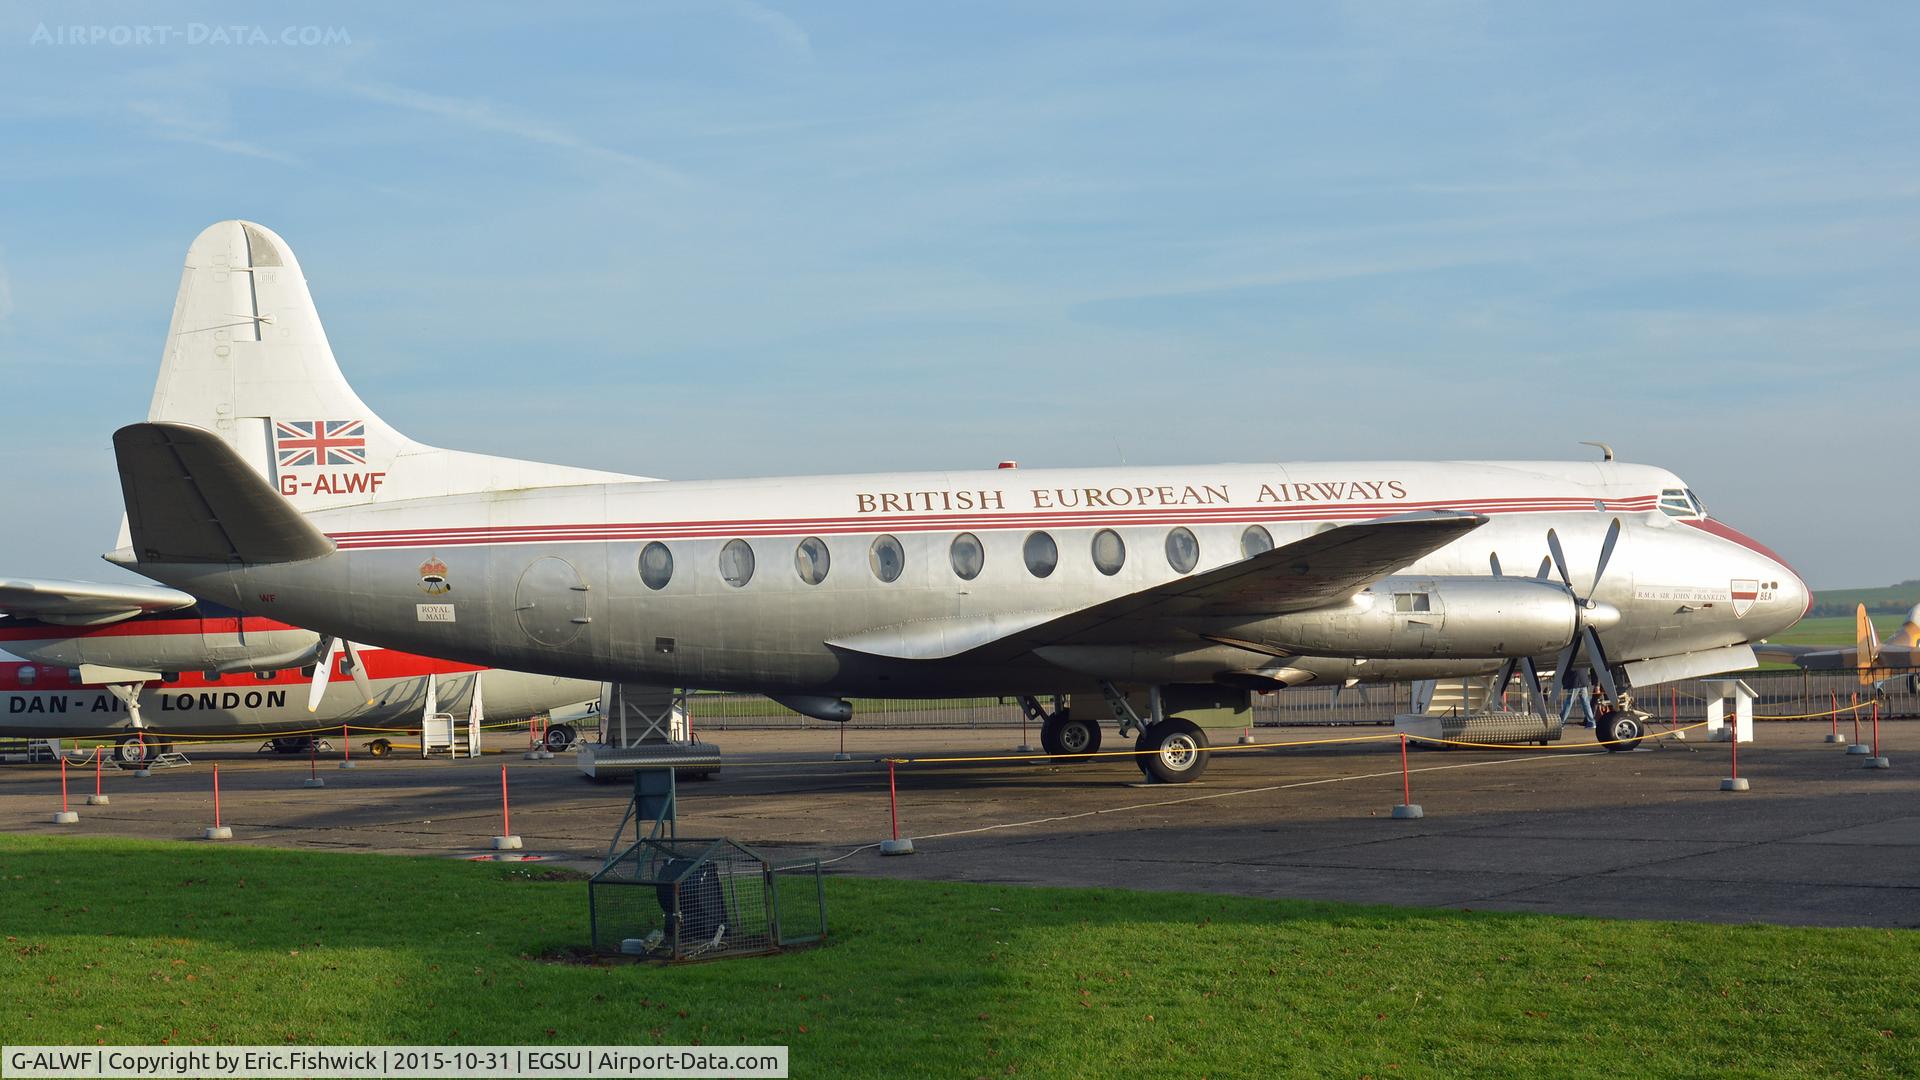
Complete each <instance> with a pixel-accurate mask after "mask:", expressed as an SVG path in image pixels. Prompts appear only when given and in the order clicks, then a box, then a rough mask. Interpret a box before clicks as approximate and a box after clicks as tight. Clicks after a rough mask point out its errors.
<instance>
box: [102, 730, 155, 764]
mask: <svg viewBox="0 0 1920 1080" xmlns="http://www.w3.org/2000/svg"><path fill="white" fill-rule="evenodd" d="M158 752H159V750H158V749H157V748H156V747H155V745H154V744H153V743H150V742H146V741H144V740H142V739H141V738H140V736H138V735H123V736H121V737H120V743H119V745H117V746H115V747H114V748H113V758H114V760H115V761H118V762H120V763H121V764H123V765H138V764H140V763H141V762H143V761H147V760H150V759H151V758H152V757H153V755H154V754H156V753H158Z"/></svg>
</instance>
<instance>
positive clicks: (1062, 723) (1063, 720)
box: [1040, 709, 1100, 763]
mask: <svg viewBox="0 0 1920 1080" xmlns="http://www.w3.org/2000/svg"><path fill="white" fill-rule="evenodd" d="M1040 745H1041V746H1042V747H1043V748H1044V749H1045V750H1046V751H1047V753H1049V754H1052V755H1053V760H1054V761H1055V762H1057V763H1064V762H1085V761H1087V760H1089V758H1088V757H1087V755H1088V754H1097V753H1099V752H1100V725H1099V724H1098V723H1096V722H1094V721H1092V720H1077V719H1075V718H1074V716H1073V714H1072V713H1071V712H1069V711H1068V710H1066V709H1061V710H1060V711H1059V712H1057V713H1054V714H1053V715H1052V716H1049V717H1047V720H1046V722H1045V723H1044V724H1042V725H1040Z"/></svg>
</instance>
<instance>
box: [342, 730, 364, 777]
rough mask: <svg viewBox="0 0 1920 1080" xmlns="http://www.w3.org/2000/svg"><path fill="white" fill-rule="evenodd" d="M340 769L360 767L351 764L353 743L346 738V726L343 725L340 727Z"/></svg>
mask: <svg viewBox="0 0 1920 1080" xmlns="http://www.w3.org/2000/svg"><path fill="white" fill-rule="evenodd" d="M340 767H341V768H343V769H357V768H359V767H360V766H358V765H356V764H354V762H353V743H352V741H351V740H349V739H348V738H347V725H345V724H341V725H340Z"/></svg>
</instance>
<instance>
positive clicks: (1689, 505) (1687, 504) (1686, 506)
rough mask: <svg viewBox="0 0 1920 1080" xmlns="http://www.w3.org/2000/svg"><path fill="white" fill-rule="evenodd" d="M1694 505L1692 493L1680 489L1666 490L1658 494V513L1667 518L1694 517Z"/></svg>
mask: <svg viewBox="0 0 1920 1080" xmlns="http://www.w3.org/2000/svg"><path fill="white" fill-rule="evenodd" d="M1695 505H1696V504H1695V503H1694V500H1693V498H1692V493H1691V492H1688V491H1686V490H1684V489H1682V488H1668V489H1666V490H1665V491H1662V492H1661V493H1660V512H1661V513H1663V514H1665V515H1667V516H1668V517H1675V518H1690V517H1694V516H1696V514H1697V512H1696V510H1695Z"/></svg>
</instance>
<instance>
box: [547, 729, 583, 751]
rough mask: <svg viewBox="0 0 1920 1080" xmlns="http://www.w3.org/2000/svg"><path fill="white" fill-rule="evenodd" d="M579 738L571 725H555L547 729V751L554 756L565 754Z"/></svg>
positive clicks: (578, 734)
mask: <svg viewBox="0 0 1920 1080" xmlns="http://www.w3.org/2000/svg"><path fill="white" fill-rule="evenodd" d="M579 738H580V733H579V732H577V731H575V730H574V729H573V725H572V724H555V725H553V726H552V727H550V728H548V729H547V749H548V750H551V751H552V752H554V753H556V754H561V753H565V752H566V751H567V748H568V747H571V746H572V745H573V744H574V743H575V742H576V741H578V740H579Z"/></svg>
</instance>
